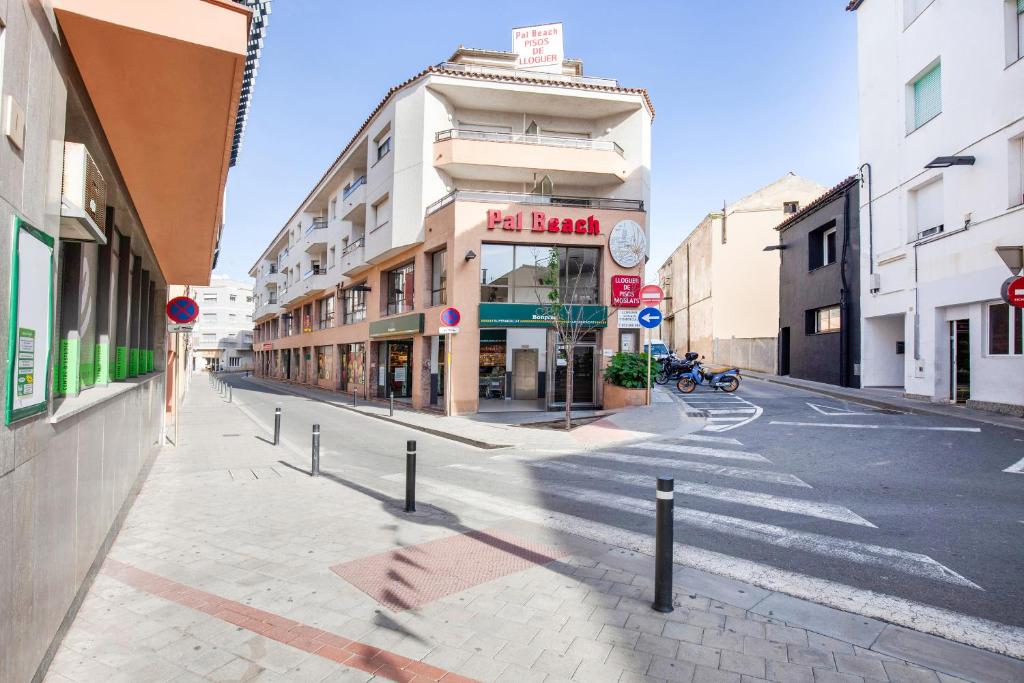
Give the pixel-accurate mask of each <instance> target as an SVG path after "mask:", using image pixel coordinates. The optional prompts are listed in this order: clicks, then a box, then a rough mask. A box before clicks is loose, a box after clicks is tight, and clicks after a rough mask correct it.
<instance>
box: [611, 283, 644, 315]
mask: <svg viewBox="0 0 1024 683" xmlns="http://www.w3.org/2000/svg"><path fill="white" fill-rule="evenodd" d="M642 283H643V280H642V279H641V278H640V276H639V275H612V306H621V307H626V308H635V307H637V306H639V305H640V285H641V284H642Z"/></svg>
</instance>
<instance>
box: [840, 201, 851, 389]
mask: <svg viewBox="0 0 1024 683" xmlns="http://www.w3.org/2000/svg"><path fill="white" fill-rule="evenodd" d="M849 248H850V188H849V187H847V188H846V191H845V192H844V193H843V255H842V258H841V259H840V261H839V276H840V277H841V278H842V282H843V286H842V289H840V290H839V385H840V386H843V387H848V386H850V329H849V323H850V285H849V281H848V280H847V279H846V267H847V265H848V259H847V252H848V250H849Z"/></svg>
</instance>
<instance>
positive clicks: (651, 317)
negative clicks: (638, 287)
mask: <svg viewBox="0 0 1024 683" xmlns="http://www.w3.org/2000/svg"><path fill="white" fill-rule="evenodd" d="M637 319H638V320H639V321H640V324H641V325H643V326H644V327H646V328H647V329H651V328H652V327H657V326H658V325H660V324H661V311H659V310H658V309H657V308H650V307H648V308H645V309H643V310H642V311H640V314H639V315H638V316H637Z"/></svg>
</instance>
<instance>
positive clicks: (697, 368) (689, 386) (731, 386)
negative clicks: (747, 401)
mask: <svg viewBox="0 0 1024 683" xmlns="http://www.w3.org/2000/svg"><path fill="white" fill-rule="evenodd" d="M701 358H702V359H703V356H701ZM698 384H707V385H708V386H710V387H712V388H714V389H715V391H717V390H719V389H721V390H722V391H724V392H725V393H727V394H731V393H732V392H734V391H736V390H737V389H738V388H739V386H740V371H739V368H729V369H727V370H719V371H714V372H713V371H711V370H705V369H704V367H703V366H702V365H701V363H700V361H694V362H693V367H692V368H690V371H689V372H686V373H684V374H683V375H682V376H681V377H680V378H679V380H678V381H677V382H676V389H678V390H679V391H681V392H682V393H684V394H689V393H691V392H693V390H694V389H696V388H697V385H698Z"/></svg>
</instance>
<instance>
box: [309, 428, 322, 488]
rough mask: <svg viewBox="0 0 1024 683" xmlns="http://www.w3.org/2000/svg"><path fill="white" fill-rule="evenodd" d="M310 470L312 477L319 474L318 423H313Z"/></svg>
mask: <svg viewBox="0 0 1024 683" xmlns="http://www.w3.org/2000/svg"><path fill="white" fill-rule="evenodd" d="M310 472H312V474H313V476H314V477H319V476H320V425H313V465H312V467H311V468H310Z"/></svg>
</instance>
